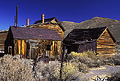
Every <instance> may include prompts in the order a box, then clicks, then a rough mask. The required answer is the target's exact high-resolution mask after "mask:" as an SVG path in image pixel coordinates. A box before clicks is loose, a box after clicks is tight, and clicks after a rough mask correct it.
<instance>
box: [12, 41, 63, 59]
mask: <svg viewBox="0 0 120 81" xmlns="http://www.w3.org/2000/svg"><path fill="white" fill-rule="evenodd" d="M27 44H29V45H27ZM47 45H50V46H51V50H47ZM27 46H30V47H27ZM27 51H28V52H27ZM61 52H62V46H61V41H52V40H38V42H30V43H26V40H15V52H14V55H16V54H22V55H23V57H24V58H26V57H28V58H30V59H35V57H36V55H38V54H39V55H41V56H45V53H46V54H47V56H48V57H52V58H55V57H57V56H58V55H60V54H61Z"/></svg>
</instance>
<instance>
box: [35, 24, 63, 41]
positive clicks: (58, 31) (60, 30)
mask: <svg viewBox="0 0 120 81" xmlns="http://www.w3.org/2000/svg"><path fill="white" fill-rule="evenodd" d="M33 28H44V29H52V30H56V31H57V33H58V34H59V35H60V36H61V37H62V39H64V32H63V30H62V29H61V28H60V26H59V25H57V24H45V25H41V24H40V25H37V26H34V27H33Z"/></svg>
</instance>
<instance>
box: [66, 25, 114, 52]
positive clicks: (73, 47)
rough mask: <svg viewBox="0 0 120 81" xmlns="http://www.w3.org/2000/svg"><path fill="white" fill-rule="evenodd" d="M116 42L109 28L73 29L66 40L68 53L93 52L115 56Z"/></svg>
mask: <svg viewBox="0 0 120 81" xmlns="http://www.w3.org/2000/svg"><path fill="white" fill-rule="evenodd" d="M115 42H116V40H115V38H114V37H113V35H112V33H111V32H110V30H109V28H108V27H100V28H90V29H73V30H72V31H71V32H70V33H69V34H68V36H67V37H66V38H65V39H64V43H65V44H66V46H67V49H68V53H70V52H71V51H75V52H79V53H81V52H84V51H88V50H92V51H95V52H96V53H97V54H115Z"/></svg>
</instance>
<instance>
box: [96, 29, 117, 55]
mask: <svg viewBox="0 0 120 81" xmlns="http://www.w3.org/2000/svg"><path fill="white" fill-rule="evenodd" d="M97 53H98V54H115V43H114V41H113V39H112V37H111V36H110V34H109V32H108V30H107V29H106V30H104V32H103V33H102V34H101V36H100V38H99V39H98V40H97Z"/></svg>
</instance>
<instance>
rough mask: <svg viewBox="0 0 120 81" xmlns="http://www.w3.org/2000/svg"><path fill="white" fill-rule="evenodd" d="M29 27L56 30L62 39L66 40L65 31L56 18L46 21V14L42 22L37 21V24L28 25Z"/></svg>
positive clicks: (42, 17)
mask: <svg viewBox="0 0 120 81" xmlns="http://www.w3.org/2000/svg"><path fill="white" fill-rule="evenodd" d="M28 23H29V22H28ZM27 27H29V28H41V29H51V30H56V31H57V33H58V34H59V35H60V36H61V37H62V39H64V31H65V29H64V27H63V26H62V25H61V24H60V22H59V21H58V19H57V18H56V17H52V18H48V19H45V18H44V14H42V16H41V20H38V21H35V23H34V24H32V25H29V24H27Z"/></svg>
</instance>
